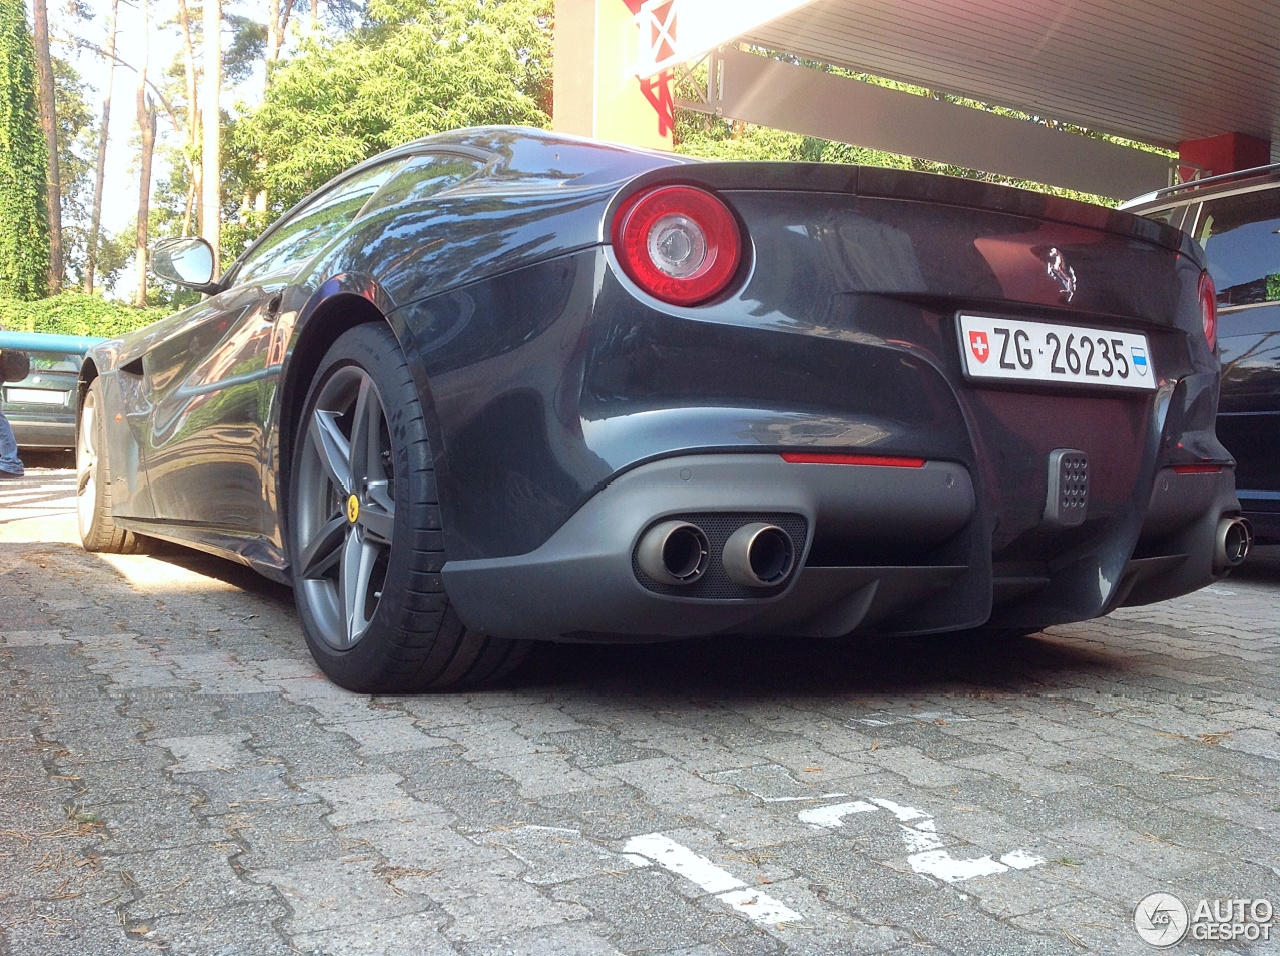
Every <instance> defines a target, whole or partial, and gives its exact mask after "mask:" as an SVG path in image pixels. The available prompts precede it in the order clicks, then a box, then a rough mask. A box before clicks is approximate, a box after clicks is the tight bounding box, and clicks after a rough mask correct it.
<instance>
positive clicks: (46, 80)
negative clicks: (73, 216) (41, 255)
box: [32, 0, 62, 295]
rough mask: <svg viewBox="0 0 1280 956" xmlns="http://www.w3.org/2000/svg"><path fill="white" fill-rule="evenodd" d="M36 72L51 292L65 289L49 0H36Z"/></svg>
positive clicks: (60, 186)
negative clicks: (46, 165)
mask: <svg viewBox="0 0 1280 956" xmlns="http://www.w3.org/2000/svg"><path fill="white" fill-rule="evenodd" d="M32 14H33V16H34V20H35V24H34V26H35V30H34V34H35V36H34V39H35V44H36V76H37V78H38V83H39V86H40V90H39V97H38V99H39V102H40V129H41V130H42V131H43V133H44V141H45V144H46V148H47V149H48V152H49V172H48V183H47V186H46V190H45V203H46V205H47V206H48V210H49V213H48V214H49V294H50V295H57V294H58V293H59V292H61V291H62V179H61V172H60V170H59V167H58V113H57V110H56V108H55V107H54V101H53V60H52V58H51V57H50V56H49V11H48V8H47V6H46V4H45V0H33V3H32Z"/></svg>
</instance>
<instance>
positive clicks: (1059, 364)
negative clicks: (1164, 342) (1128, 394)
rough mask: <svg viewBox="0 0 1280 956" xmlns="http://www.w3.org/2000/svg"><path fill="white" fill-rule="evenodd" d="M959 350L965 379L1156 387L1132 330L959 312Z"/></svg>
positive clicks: (1142, 344) (1145, 351)
mask: <svg viewBox="0 0 1280 956" xmlns="http://www.w3.org/2000/svg"><path fill="white" fill-rule="evenodd" d="M960 352H961V354H962V355H963V356H964V371H965V375H966V376H968V377H969V378H971V379H983V380H990V381H1000V382H1005V381H1025V382H1071V383H1073V384H1079V385H1097V386H1102V387H1105V388H1136V389H1144V390H1148V391H1149V390H1152V389H1154V388H1155V387H1156V370H1155V366H1154V364H1153V363H1152V359H1151V349H1150V348H1149V347H1148V345H1147V337H1146V336H1145V335H1142V334H1141V333H1138V332H1117V331H1115V330H1114V329H1090V328H1082V327H1081V326H1078V325H1056V324H1053V323H1050V322H1019V321H1015V320H1013V319H995V318H991V317H990V316H985V315H961V316H960Z"/></svg>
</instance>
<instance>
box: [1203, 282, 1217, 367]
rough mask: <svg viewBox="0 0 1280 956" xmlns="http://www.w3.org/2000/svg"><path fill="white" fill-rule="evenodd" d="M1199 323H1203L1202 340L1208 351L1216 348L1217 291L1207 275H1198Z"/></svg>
mask: <svg viewBox="0 0 1280 956" xmlns="http://www.w3.org/2000/svg"><path fill="white" fill-rule="evenodd" d="M1199 291H1200V321H1201V322H1202V323H1204V340H1205V341H1206V342H1208V343H1209V349H1210V350H1213V349H1216V348H1217V347H1218V290H1217V289H1215V288H1214V287H1213V279H1211V278H1210V277H1209V273H1207V272H1202V273H1200V290H1199Z"/></svg>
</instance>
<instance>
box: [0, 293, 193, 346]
mask: <svg viewBox="0 0 1280 956" xmlns="http://www.w3.org/2000/svg"><path fill="white" fill-rule="evenodd" d="M167 314H168V310H167V309H135V308H134V307H133V306H131V305H125V304H124V303H123V302H107V301H106V300H105V299H103V298H102V297H101V296H98V295H85V294H84V293H83V292H63V293H61V294H59V295H55V296H51V297H50V298H47V299H39V300H37V301H35V302H24V301H20V300H18V299H12V298H5V297H2V296H0V327H4V328H7V329H12V330H14V331H18V332H53V333H57V334H61V335H101V336H106V337H111V336H115V335H123V334H124V333H125V332H131V331H133V330H134V329H138V328H141V327H142V326H144V325H147V324H148V323H150V322H154V321H156V320H157V319H162V318H164V316H165V315H167Z"/></svg>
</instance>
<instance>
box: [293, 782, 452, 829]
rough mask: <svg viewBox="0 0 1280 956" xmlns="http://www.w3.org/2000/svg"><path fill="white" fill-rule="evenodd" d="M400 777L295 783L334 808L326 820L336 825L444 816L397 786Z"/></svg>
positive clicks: (439, 817)
mask: <svg viewBox="0 0 1280 956" xmlns="http://www.w3.org/2000/svg"><path fill="white" fill-rule="evenodd" d="M402 780H403V778H402V777H400V776H399V775H398V774H391V773H380V774H368V775H363V776H353V777H335V778H330V779H323V780H318V779H300V780H297V781H295V782H296V783H297V785H298V786H299V787H301V788H302V789H303V790H305V791H306V792H307V793H310V794H313V795H314V796H316V797H318V798H319V799H321V800H323V801H324V802H325V803H327V804H329V805H330V806H331V807H333V812H332V813H330V814H329V816H328V822H329V824H330V825H331V826H335V827H343V826H350V825H351V824H353V823H366V822H368V821H371V820H407V819H411V818H419V817H426V818H430V819H441V820H443V819H445V818H446V814H445V812H444V811H443V810H441V809H440V808H439V807H436V806H434V805H433V804H429V803H423V802H421V801H418V800H414V799H413V798H412V797H410V796H409V795H408V794H407V793H405V792H404V791H403V790H402V789H400V783H401V782H402Z"/></svg>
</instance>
